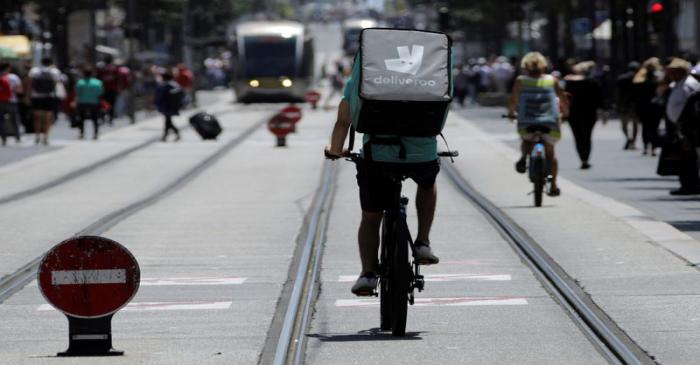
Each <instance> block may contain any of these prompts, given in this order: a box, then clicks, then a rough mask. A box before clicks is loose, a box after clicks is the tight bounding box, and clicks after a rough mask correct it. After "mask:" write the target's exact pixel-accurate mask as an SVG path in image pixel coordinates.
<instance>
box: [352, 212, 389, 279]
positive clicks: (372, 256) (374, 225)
mask: <svg viewBox="0 0 700 365" xmlns="http://www.w3.org/2000/svg"><path fill="white" fill-rule="evenodd" d="M382 217H383V213H377V212H366V211H362V222H361V223H360V229H359V231H358V233H357V241H358V243H359V246H360V260H361V261H362V272H363V273H367V272H375V273H376V272H377V270H379V260H378V258H377V253H378V252H379V228H380V227H381V224H382Z"/></svg>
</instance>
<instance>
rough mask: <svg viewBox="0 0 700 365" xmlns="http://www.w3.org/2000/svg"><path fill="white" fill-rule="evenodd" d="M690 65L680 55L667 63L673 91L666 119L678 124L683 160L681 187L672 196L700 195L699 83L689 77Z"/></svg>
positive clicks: (668, 103) (681, 164)
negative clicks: (698, 151)
mask: <svg viewBox="0 0 700 365" xmlns="http://www.w3.org/2000/svg"><path fill="white" fill-rule="evenodd" d="M690 70H691V64H690V63H689V62H688V61H685V60H683V59H680V58H674V59H672V60H671V62H670V63H669V64H668V65H667V66H666V75H667V78H668V79H669V80H670V81H671V84H670V85H669V87H670V88H671V89H670V94H669V96H668V102H667V103H666V111H665V112H666V118H667V119H668V121H669V122H671V123H674V124H675V125H676V131H677V133H678V135H679V137H680V140H681V145H682V152H681V163H680V174H679V180H680V184H681V186H680V188H678V189H675V190H672V191H671V192H670V193H671V195H693V194H700V176H698V154H697V151H696V148H697V147H698V146H699V144H698V132H699V131H700V128H699V127H700V126H698V123H700V82H699V81H698V80H696V79H695V78H694V77H693V76H690Z"/></svg>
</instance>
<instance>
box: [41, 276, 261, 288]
mask: <svg viewBox="0 0 700 365" xmlns="http://www.w3.org/2000/svg"><path fill="white" fill-rule="evenodd" d="M246 280H248V278H244V277H236V276H231V277H223V278H217V277H189V278H184V277H183V278H145V279H141V283H140V286H193V285H201V286H210V285H211V286H213V285H241V284H243V283H245V282H246ZM28 286H30V287H35V286H37V282H36V280H33V281H32V282H31V283H29V284H28Z"/></svg>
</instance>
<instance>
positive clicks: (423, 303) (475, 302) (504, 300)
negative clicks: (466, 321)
mask: <svg viewBox="0 0 700 365" xmlns="http://www.w3.org/2000/svg"><path fill="white" fill-rule="evenodd" d="M527 304H528V303H527V299H525V298H513V297H456V298H416V300H415V306H416V307H429V306H455V307H462V306H469V307H471V306H498V305H527ZM335 306H336V307H374V306H379V299H338V300H336V301H335Z"/></svg>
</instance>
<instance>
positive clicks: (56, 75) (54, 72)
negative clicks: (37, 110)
mask: <svg viewBox="0 0 700 365" xmlns="http://www.w3.org/2000/svg"><path fill="white" fill-rule="evenodd" d="M47 69H48V71H49V72H51V76H52V77H53V79H54V81H55V82H56V83H59V82H61V71H59V70H58V69H57V68H56V67H53V66H49V67H44V66H39V67H32V69H31V70H29V78H30V79H34V78H35V77H37V76H39V75H40V74H41V73H42V72H44V71H45V70H47ZM54 96H56V92H55V91H54V92H53V93H51V94H42V93H37V92H34V90H32V98H48V97H54Z"/></svg>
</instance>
